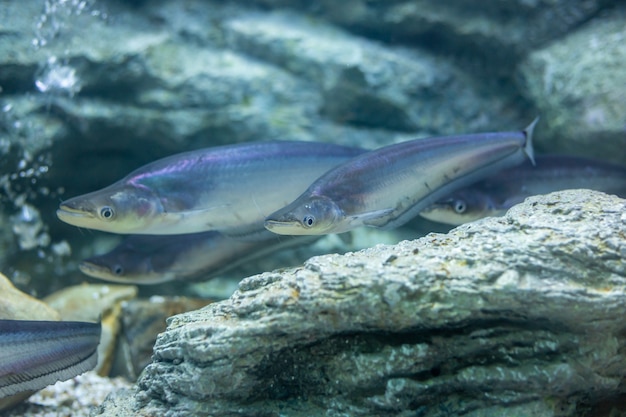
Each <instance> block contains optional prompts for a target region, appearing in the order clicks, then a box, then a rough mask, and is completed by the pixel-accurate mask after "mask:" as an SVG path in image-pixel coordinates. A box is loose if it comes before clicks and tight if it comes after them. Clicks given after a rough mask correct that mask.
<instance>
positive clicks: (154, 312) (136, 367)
mask: <svg viewBox="0 0 626 417" xmlns="http://www.w3.org/2000/svg"><path fill="white" fill-rule="evenodd" d="M210 302H211V301H210V300H205V299H197V298H188V297H159V296H154V297H150V299H133V300H128V301H126V302H124V303H122V311H121V314H120V321H121V326H122V329H121V332H120V334H119V336H118V337H117V346H116V349H115V358H114V362H113V367H112V369H111V373H110V374H111V375H112V376H118V375H122V376H124V377H125V378H126V379H127V380H130V381H135V380H136V379H137V376H138V375H139V374H140V373H141V371H142V370H143V368H145V367H146V365H147V364H149V363H150V362H151V358H152V347H153V346H154V342H155V341H156V338H157V335H158V334H159V333H161V332H163V331H164V330H165V328H166V323H165V321H166V319H167V318H168V317H170V316H173V315H175V314H180V313H184V312H187V311H191V310H196V309H199V308H202V307H204V306H206V305H207V304H209V303H210Z"/></svg>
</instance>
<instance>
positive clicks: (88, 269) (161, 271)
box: [78, 229, 311, 284]
mask: <svg viewBox="0 0 626 417" xmlns="http://www.w3.org/2000/svg"><path fill="white" fill-rule="evenodd" d="M310 240H311V239H302V238H293V237H285V236H276V235H275V234H273V233H270V232H268V231H267V230H265V229H262V230H261V231H260V232H259V233H258V235H257V238H256V239H254V240H250V241H246V240H238V239H233V238H229V237H228V236H224V235H223V234H221V233H219V232H203V233H192V234H186V235H165V236H149V235H131V236H128V237H127V238H126V239H125V240H124V241H123V242H122V243H120V244H119V245H118V246H116V247H115V248H114V249H113V250H111V251H110V252H108V253H105V254H102V255H98V256H93V257H91V258H88V259H85V260H84V261H82V262H81V263H80V264H79V266H78V267H79V268H80V270H81V271H82V272H83V273H85V274H87V275H89V276H92V277H94V278H99V279H103V280H106V281H112V282H121V283H125V284H129V283H133V284H159V283H163V282H168V281H174V280H177V281H194V280H202V279H208V278H211V277H213V276H215V275H217V274H220V273H222V272H224V271H227V270H228V269H231V268H234V267H236V266H238V265H240V264H241V263H243V262H246V261H248V260H250V259H253V258H256V257H260V256H262V255H264V254H267V253H271V252H274V251H276V250H279V249H283V248H286V247H290V246H295V245H298V244H302V243H304V242H308V241H310Z"/></svg>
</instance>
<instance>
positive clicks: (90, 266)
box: [78, 261, 125, 282]
mask: <svg viewBox="0 0 626 417" xmlns="http://www.w3.org/2000/svg"><path fill="white" fill-rule="evenodd" d="M78 269H80V272H82V273H83V274H85V275H89V276H90V277H93V278H98V279H103V280H105V281H113V282H125V281H124V280H123V279H118V280H116V279H115V278H116V277H115V275H114V274H113V273H111V271H109V269H108V268H105V267H103V266H100V265H96V264H94V263H91V262H87V261H82V262H81V263H80V264H78Z"/></svg>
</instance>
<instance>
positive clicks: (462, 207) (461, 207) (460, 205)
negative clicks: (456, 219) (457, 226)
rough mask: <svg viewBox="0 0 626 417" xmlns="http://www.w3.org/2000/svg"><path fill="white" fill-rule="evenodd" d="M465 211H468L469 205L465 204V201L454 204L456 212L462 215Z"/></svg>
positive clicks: (457, 201)
mask: <svg viewBox="0 0 626 417" xmlns="http://www.w3.org/2000/svg"><path fill="white" fill-rule="evenodd" d="M465 210H467V205H466V204H465V201H463V200H456V201H455V202H454V211H455V212H457V213H458V214H461V213H465Z"/></svg>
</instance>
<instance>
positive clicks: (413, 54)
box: [225, 12, 526, 134]
mask: <svg viewBox="0 0 626 417" xmlns="http://www.w3.org/2000/svg"><path fill="white" fill-rule="evenodd" d="M225 30H226V40H227V43H228V45H229V46H231V47H232V48H234V49H236V50H241V51H242V52H244V53H246V54H249V55H252V56H255V57H258V58H259V59H262V60H264V61H269V62H271V63H273V64H275V65H277V66H279V67H281V68H285V69H287V70H289V71H290V72H292V73H294V74H296V75H298V76H300V77H302V78H304V79H306V80H309V81H310V82H313V83H314V84H316V85H317V86H318V88H319V89H320V90H321V92H322V95H323V98H324V99H323V103H322V105H321V106H322V107H321V111H322V113H323V114H324V115H326V116H328V117H330V118H331V119H333V120H335V121H337V122H343V123H346V122H347V123H351V124H355V125H359V126H366V127H378V128H384V129H388V130H390V131H407V132H415V131H428V132H436V133H439V134H452V133H458V131H459V130H460V129H464V130H465V131H480V130H481V129H482V130H484V129H485V128H487V126H489V128H491V129H494V128H495V129H499V128H504V127H505V126H511V125H515V124H519V125H523V124H524V123H526V121H522V120H523V119H521V118H520V117H519V114H518V115H517V118H516V117H515V116H514V115H512V114H510V113H509V112H508V111H509V108H508V106H509V105H510V104H511V103H510V102H507V99H506V95H504V94H503V95H500V96H498V95H496V94H492V93H493V92H491V93H490V92H489V91H488V90H487V89H485V88H481V87H480V86H478V85H476V84H475V83H474V80H472V79H471V78H469V77H467V76H466V74H465V73H464V72H462V71H457V70H456V69H455V68H454V67H453V66H451V65H450V64H449V63H448V62H446V61H445V60H443V59H440V58H437V57H436V56H435V55H433V54H432V53H429V52H426V51H425V50H423V49H413V50H409V49H405V48H397V47H391V46H389V45H383V44H380V43H377V42H373V41H370V40H366V39H364V38H360V37H357V36H353V35H351V34H349V33H346V32H344V31H342V30H339V29H337V28H336V27H333V26H331V25H328V24H326V23H324V22H323V21H315V20H312V19H310V18H306V17H304V16H301V15H296V14H292V13H278V12H275V13H253V14H241V15H239V16H237V17H235V18H231V19H229V20H228V21H227V22H225ZM426 102H428V103H429V104H428V105H427V106H425V105H424V103H426ZM457 123H459V124H457ZM460 124H463V126H461V125H460Z"/></svg>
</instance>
